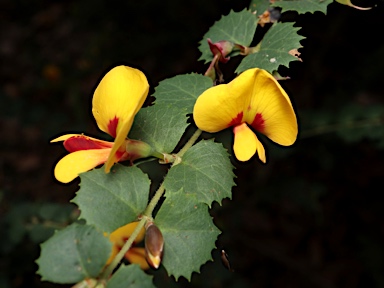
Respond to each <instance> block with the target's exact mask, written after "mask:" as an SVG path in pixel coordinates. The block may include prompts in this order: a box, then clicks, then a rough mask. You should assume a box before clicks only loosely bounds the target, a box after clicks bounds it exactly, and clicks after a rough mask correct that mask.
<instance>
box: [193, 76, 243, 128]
mask: <svg viewBox="0 0 384 288" xmlns="http://www.w3.org/2000/svg"><path fill="white" fill-rule="evenodd" d="M240 76H241V75H240ZM240 76H239V77H240ZM239 77H237V78H236V79H238V78H239ZM240 80H241V79H240ZM248 86H249V83H247V82H245V81H240V82H235V80H234V81H232V82H230V83H228V84H221V85H217V86H214V87H211V88H209V89H207V90H206V91H204V92H203V93H202V94H201V95H200V96H199V97H198V98H197V100H196V103H195V106H194V108H193V119H194V121H195V123H196V126H197V127H198V128H199V129H201V130H203V131H207V132H211V133H213V132H218V131H221V130H223V129H226V128H228V127H231V126H236V125H239V124H241V123H242V122H243V114H244V112H243V111H244V110H245V109H247V106H248V103H249V101H250V97H251V94H250V93H249V89H248Z"/></svg>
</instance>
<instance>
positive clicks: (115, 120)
mask: <svg viewBox="0 0 384 288" xmlns="http://www.w3.org/2000/svg"><path fill="white" fill-rule="evenodd" d="M148 90H149V84H148V81H147V78H146V77H145V75H144V74H143V73H142V72H141V71H140V70H137V69H134V68H131V67H128V66H117V67H114V68H113V69H111V70H110V71H109V72H108V73H107V74H106V75H105V76H104V77H103V79H102V80H101V81H100V83H99V85H98V86H97V88H96V90H95V93H94V95H93V100H92V113H93V116H94V117H95V119H96V122H97V125H98V126H99V128H100V130H102V131H104V132H106V133H108V134H110V135H111V136H113V137H114V138H116V137H117V135H118V134H119V131H120V130H123V128H124V127H123V126H125V125H126V123H127V122H128V123H129V122H130V121H133V117H134V116H135V115H136V113H137V112H138V111H139V109H140V108H141V106H142V105H143V103H144V101H145V98H146V97H147V94H148ZM131 125H132V124H131ZM128 126H129V125H128ZM129 129H130V126H129ZM129 129H128V130H129ZM126 130H127V129H126V127H125V129H124V132H125V131H126ZM126 136H127V135H125V136H124V137H126Z"/></svg>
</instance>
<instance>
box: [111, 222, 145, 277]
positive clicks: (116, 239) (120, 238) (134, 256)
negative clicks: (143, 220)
mask: <svg viewBox="0 0 384 288" xmlns="http://www.w3.org/2000/svg"><path fill="white" fill-rule="evenodd" d="M138 223H139V222H132V223H129V224H127V225H125V226H122V227H120V228H117V229H116V230H115V231H113V232H112V233H111V234H110V235H109V240H110V241H111V242H112V243H113V246H112V253H111V256H109V259H108V261H107V265H108V264H110V263H111V262H112V260H113V258H114V257H115V256H116V254H117V253H119V251H120V250H121V248H122V247H123V245H124V243H125V242H126V241H127V240H128V238H129V237H131V235H132V233H133V231H134V230H135V228H136V226H137V224H138ZM144 235H145V229H144V227H143V228H142V229H141V230H140V233H139V235H137V237H136V239H135V241H134V242H133V245H132V247H131V248H130V249H129V250H128V252H127V253H125V258H126V259H127V260H128V261H129V262H130V263H133V264H139V265H140V267H141V269H143V270H146V269H149V265H148V263H147V260H145V249H144V248H142V247H134V245H135V244H137V243H139V242H141V241H143V239H144Z"/></svg>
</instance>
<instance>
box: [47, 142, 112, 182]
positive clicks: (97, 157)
mask: <svg viewBox="0 0 384 288" xmlns="http://www.w3.org/2000/svg"><path fill="white" fill-rule="evenodd" d="M110 151H111V149H110V148H106V149H94V150H81V151H76V152H73V153H70V154H68V155H67V156H65V157H64V158H62V159H61V160H60V161H59V162H58V163H57V164H56V167H55V171H54V174H55V177H56V179H57V180H58V181H60V182H62V183H69V182H71V181H72V180H74V179H75V178H76V177H77V176H79V174H80V173H83V172H86V171H88V170H91V169H92V168H95V167H96V166H97V165H100V164H102V163H105V161H107V158H108V155H109V152H110Z"/></svg>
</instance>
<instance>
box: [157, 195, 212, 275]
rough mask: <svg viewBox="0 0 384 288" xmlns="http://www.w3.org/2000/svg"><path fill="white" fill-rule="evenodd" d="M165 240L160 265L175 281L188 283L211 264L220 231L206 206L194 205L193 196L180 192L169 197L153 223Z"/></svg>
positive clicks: (194, 199)
mask: <svg viewBox="0 0 384 288" xmlns="http://www.w3.org/2000/svg"><path fill="white" fill-rule="evenodd" d="M155 222H156V225H157V226H158V228H159V229H160V231H161V232H162V234H163V237H164V256H163V260H162V264H163V265H164V267H165V269H166V270H167V272H168V275H173V276H174V277H175V278H176V280H177V279H178V278H179V277H180V276H183V277H185V278H187V279H188V280H189V281H190V279H191V275H192V273H193V272H199V270H200V266H201V265H203V264H204V263H205V262H207V261H209V260H212V256H211V251H212V250H213V249H215V248H216V246H215V241H216V239H217V237H218V235H219V234H220V230H219V229H217V227H216V226H215V225H214V224H213V222H212V217H211V216H210V215H209V212H208V206H207V205H206V204H204V203H197V199H196V196H195V194H189V193H186V192H185V191H183V189H180V190H179V191H177V192H176V191H172V193H168V194H167V196H166V199H165V201H164V202H163V204H162V206H161V208H160V210H159V212H158V213H157V215H156V219H155Z"/></svg>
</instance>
